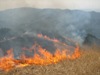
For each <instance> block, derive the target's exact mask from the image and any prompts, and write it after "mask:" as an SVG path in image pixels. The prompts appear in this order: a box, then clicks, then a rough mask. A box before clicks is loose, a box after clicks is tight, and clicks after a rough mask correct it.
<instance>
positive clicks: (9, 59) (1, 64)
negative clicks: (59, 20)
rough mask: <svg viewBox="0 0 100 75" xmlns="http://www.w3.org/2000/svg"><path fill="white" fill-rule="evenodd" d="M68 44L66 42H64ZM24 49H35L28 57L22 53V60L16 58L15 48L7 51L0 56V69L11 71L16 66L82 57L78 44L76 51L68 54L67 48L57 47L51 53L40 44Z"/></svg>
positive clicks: (52, 62) (43, 63) (44, 63)
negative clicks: (4, 54)
mask: <svg viewBox="0 0 100 75" xmlns="http://www.w3.org/2000/svg"><path fill="white" fill-rule="evenodd" d="M38 37H40V38H43V39H46V40H49V41H52V42H55V43H61V44H63V43H62V42H60V41H59V40H57V39H51V38H49V37H48V36H43V35H42V34H38ZM64 45H66V44H64ZM66 46H67V45H66ZM22 49H23V50H29V51H34V55H33V56H32V57H27V56H26V55H25V54H24V53H23V54H21V55H20V60H17V59H14V54H13V49H10V50H8V51H7V55H6V56H4V57H1V58H0V70H4V71H9V70H11V69H13V68H15V67H25V66H29V65H49V64H56V63H57V62H60V61H62V60H66V59H70V60H74V59H76V58H78V57H80V51H79V46H78V45H77V47H76V49H75V51H74V52H73V53H72V54H68V53H67V52H68V50H67V49H57V50H55V52H54V53H50V52H49V51H48V50H46V49H44V48H42V47H41V46H40V45H37V44H35V45H33V46H32V47H31V48H29V49H28V48H25V47H24V48H22Z"/></svg>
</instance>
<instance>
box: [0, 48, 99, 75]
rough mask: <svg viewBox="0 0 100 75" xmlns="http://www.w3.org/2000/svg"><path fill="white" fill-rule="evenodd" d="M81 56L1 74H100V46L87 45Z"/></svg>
mask: <svg viewBox="0 0 100 75" xmlns="http://www.w3.org/2000/svg"><path fill="white" fill-rule="evenodd" d="M81 53H82V55H81V57H80V58H78V59H76V60H64V61H61V62H59V63H57V64H53V65H48V66H36V65H33V66H28V67H24V68H17V69H14V70H12V71H10V72H7V73H5V72H1V73H0V75H100V47H99V48H98V47H91V48H88V47H85V48H82V50H81Z"/></svg>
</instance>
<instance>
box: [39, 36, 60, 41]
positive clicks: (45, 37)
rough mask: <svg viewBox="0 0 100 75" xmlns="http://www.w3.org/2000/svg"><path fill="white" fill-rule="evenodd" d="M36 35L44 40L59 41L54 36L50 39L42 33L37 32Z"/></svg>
mask: <svg viewBox="0 0 100 75" xmlns="http://www.w3.org/2000/svg"><path fill="white" fill-rule="evenodd" d="M37 36H38V37H39V38H43V39H46V40H49V41H53V42H60V41H59V40H57V39H56V38H53V39H51V38H49V37H48V36H46V35H43V34H37Z"/></svg>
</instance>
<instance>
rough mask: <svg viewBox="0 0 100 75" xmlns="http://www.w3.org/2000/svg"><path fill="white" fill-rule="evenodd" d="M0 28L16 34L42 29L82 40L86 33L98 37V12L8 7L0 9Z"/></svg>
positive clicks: (99, 17)
mask: <svg viewBox="0 0 100 75" xmlns="http://www.w3.org/2000/svg"><path fill="white" fill-rule="evenodd" d="M0 28H8V29H11V32H10V34H11V33H12V34H14V33H15V34H16V35H21V34H23V33H25V32H27V31H29V32H34V31H42V30H43V31H45V32H55V33H57V34H60V35H63V36H68V37H70V38H72V39H76V40H77V41H84V38H85V37H86V36H87V34H88V33H89V34H92V35H94V36H96V37H97V38H100V34H99V33H100V13H99V12H85V11H81V10H68V9H66V10H61V9H35V8H16V9H9V10H5V11H0ZM0 35H1V34H0Z"/></svg>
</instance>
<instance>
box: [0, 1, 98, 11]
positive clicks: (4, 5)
mask: <svg viewBox="0 0 100 75" xmlns="http://www.w3.org/2000/svg"><path fill="white" fill-rule="evenodd" d="M20 7H33V8H54V9H56V8H57V9H72V10H73V9H74V10H75V9H79V10H87V11H98V12H100V0H0V10H1V11H2V10H6V9H13V8H20Z"/></svg>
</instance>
